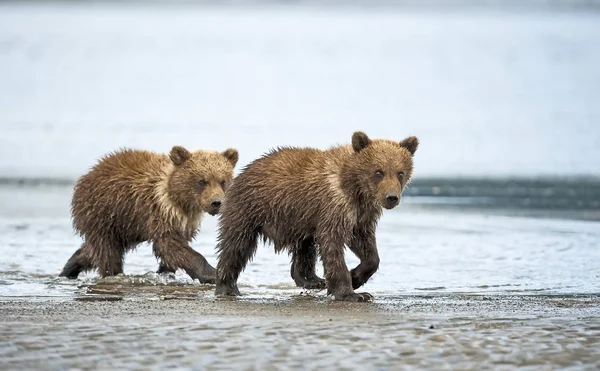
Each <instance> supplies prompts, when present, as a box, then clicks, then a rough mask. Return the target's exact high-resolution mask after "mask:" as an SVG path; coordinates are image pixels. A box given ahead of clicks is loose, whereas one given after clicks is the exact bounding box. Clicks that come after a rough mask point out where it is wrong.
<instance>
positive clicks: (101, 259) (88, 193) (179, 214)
mask: <svg viewBox="0 0 600 371" xmlns="http://www.w3.org/2000/svg"><path fill="white" fill-rule="evenodd" d="M237 161H238V152H237V150H235V149H232V148H230V149H227V150H226V151H224V152H222V153H218V152H216V151H194V152H190V151H188V150H187V149H185V148H183V147H179V146H175V147H173V149H172V150H171V152H170V154H169V155H168V156H167V155H164V154H158V153H153V152H148V151H142V150H130V149H125V150H121V151H118V152H115V153H111V154H109V155H107V156H106V157H104V158H102V159H101V160H100V161H99V162H98V164H96V165H95V166H94V167H93V168H92V169H91V170H90V172H89V173H87V174H85V175H84V176H82V177H81V178H79V180H78V181H77V183H76V184H75V189H74V193H73V199H72V202H71V213H72V217H73V226H74V228H75V230H76V231H77V232H78V233H79V234H80V235H81V236H82V237H83V239H84V242H83V244H82V245H81V248H80V249H79V250H77V251H76V252H75V253H74V254H73V256H71V258H70V259H69V261H68V262H67V263H66V265H65V267H64V269H63V271H62V272H61V274H60V275H61V276H66V277H68V278H77V276H78V275H79V273H81V272H82V271H88V270H92V269H95V268H97V269H98V273H99V274H100V276H102V277H106V276H112V275H116V274H119V273H123V258H124V255H125V253H126V252H127V251H128V250H131V249H133V248H135V247H136V246H137V245H138V244H140V243H141V242H145V241H148V242H152V244H153V250H154V254H155V255H156V257H157V258H159V259H160V261H161V263H160V268H159V272H175V271H176V270H177V269H178V268H181V269H184V270H185V271H186V272H187V274H188V275H189V276H190V277H191V278H192V279H198V280H199V281H200V282H201V283H214V282H215V269H214V268H213V267H212V266H211V265H210V264H209V263H208V262H207V261H206V259H205V258H204V256H202V255H201V254H199V253H198V252H196V251H195V250H194V249H192V248H191V246H190V242H191V241H192V239H193V238H194V236H195V235H196V232H197V230H198V227H199V226H200V220H201V218H202V215H203V213H205V212H207V213H209V214H211V215H215V214H217V213H218V212H219V210H220V207H221V203H222V202H223V197H224V192H225V190H226V189H227V187H229V184H230V183H231V180H232V178H233V168H234V166H235V164H236V163H237Z"/></svg>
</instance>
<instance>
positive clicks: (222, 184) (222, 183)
mask: <svg viewBox="0 0 600 371" xmlns="http://www.w3.org/2000/svg"><path fill="white" fill-rule="evenodd" d="M221 188H223V189H225V181H224V180H221Z"/></svg>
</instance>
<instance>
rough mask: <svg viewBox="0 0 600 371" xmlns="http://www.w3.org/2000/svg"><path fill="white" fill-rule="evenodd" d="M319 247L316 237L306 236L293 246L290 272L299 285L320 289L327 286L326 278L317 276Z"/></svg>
mask: <svg viewBox="0 0 600 371" xmlns="http://www.w3.org/2000/svg"><path fill="white" fill-rule="evenodd" d="M316 265H317V247H316V245H315V239H314V237H309V238H305V239H304V240H302V241H300V242H298V243H297V244H296V246H294V247H293V248H292V267H291V269H290V273H291V276H292V279H293V280H294V282H296V285H297V286H298V287H302V288H305V289H319V290H322V289H324V288H325V287H326V284H325V280H324V279H322V278H320V277H319V276H317V273H316Z"/></svg>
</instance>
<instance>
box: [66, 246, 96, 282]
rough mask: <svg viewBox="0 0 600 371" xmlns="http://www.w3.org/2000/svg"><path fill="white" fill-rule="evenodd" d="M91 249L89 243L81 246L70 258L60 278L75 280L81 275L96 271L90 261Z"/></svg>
mask: <svg viewBox="0 0 600 371" xmlns="http://www.w3.org/2000/svg"><path fill="white" fill-rule="evenodd" d="M90 254H91V248H90V247H89V244H88V243H87V242H84V243H82V244H81V247H80V248H79V249H78V250H77V251H75V253H74V254H73V255H72V256H71V258H69V260H68V261H67V263H66V264H65V266H64V268H63V270H62V272H60V274H59V277H67V278H70V279H75V278H77V277H78V276H79V273H81V272H84V271H88V270H91V269H94V265H93V264H92V261H91V259H90Z"/></svg>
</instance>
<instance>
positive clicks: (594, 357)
mask: <svg viewBox="0 0 600 371" xmlns="http://www.w3.org/2000/svg"><path fill="white" fill-rule="evenodd" d="M116 299H118V298H117V297H113V298H110V299H109V298H102V297H98V298H96V299H95V300H89V299H88V300H83V301H78V300H50V301H48V300H43V301H32V300H5V299H4V300H2V301H0V311H1V312H2V314H3V315H2V317H1V318H0V333H1V334H2V335H1V336H2V339H3V341H2V343H1V344H3V345H2V346H1V347H0V354H1V355H2V360H1V361H0V367H1V368H2V369H17V368H18V369H53V370H59V369H123V368H128V369H130V368H133V369H164V368H169V367H175V368H185V369H194V370H218V369H243V370H287V369H306V370H317V369H319V370H321V369H328V370H339V369H358V368H360V369H366V370H398V369H414V368H419V369H473V370H481V369H492V368H493V369H513V368H516V367H520V368H523V369H535V370H554V369H578V370H592V369H597V368H598V367H600V325H599V323H600V297H599V296H594V295H585V296H469V295H460V294H454V295H448V296H446V295H434V296H400V297H393V298H385V299H380V300H377V301H376V302H374V303H369V304H350V303H340V302H334V301H331V300H330V299H326V298H318V297H312V296H295V297H291V298H287V299H282V300H267V301H265V300H262V299H258V300H252V299H238V300H234V301H232V300H214V299H210V298H209V299H200V298H197V297H196V298H192V297H189V298H175V297H171V298H163V300H160V299H157V300H140V299H137V300H128V299H119V300H116ZM169 299H171V300H169ZM6 339H11V341H10V343H6Z"/></svg>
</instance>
